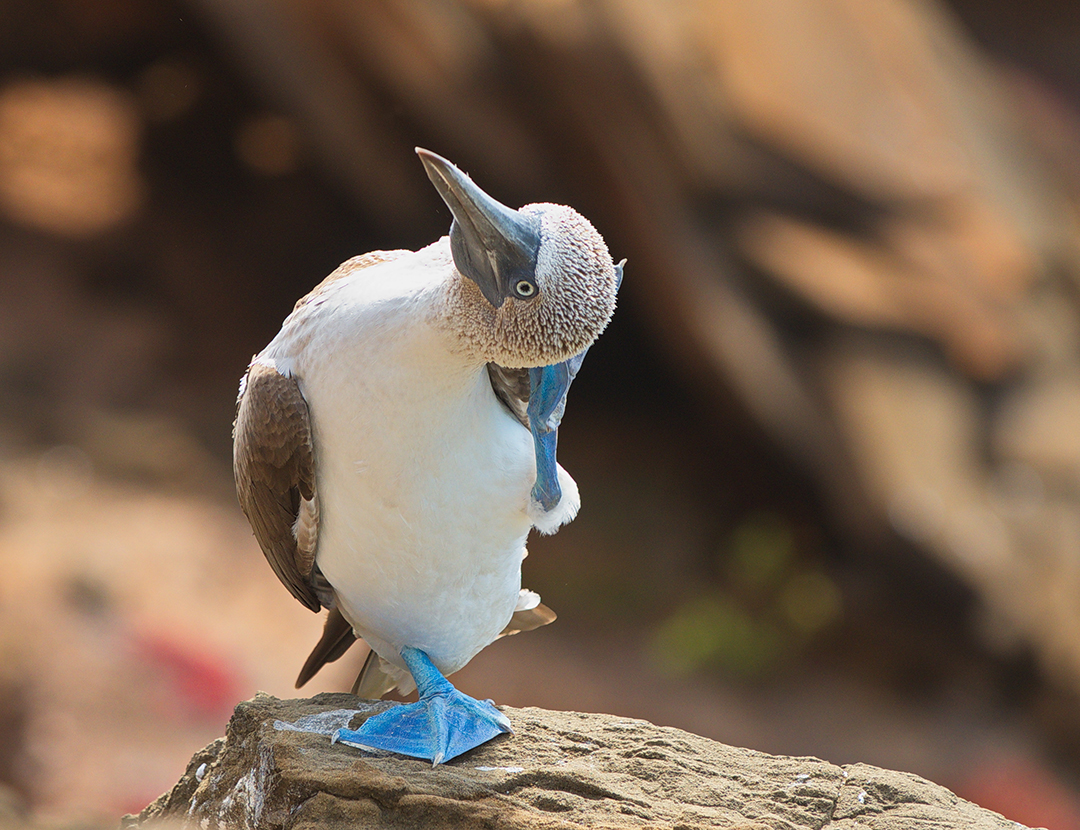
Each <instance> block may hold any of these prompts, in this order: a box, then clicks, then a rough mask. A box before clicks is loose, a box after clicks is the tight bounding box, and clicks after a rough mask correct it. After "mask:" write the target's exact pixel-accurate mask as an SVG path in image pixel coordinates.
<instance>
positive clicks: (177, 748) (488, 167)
mask: <svg viewBox="0 0 1080 830" xmlns="http://www.w3.org/2000/svg"><path fill="white" fill-rule="evenodd" d="M1078 113H1080V6H1078V5H1077V4H1075V3H1074V2H1072V0H1037V2H1020V0H980V2H975V0H952V2H951V3H945V2H933V1H932V0H815V2H810V1H809V0H723V2H720V1H719V0H712V2H706V0H698V2H694V0H678V1H677V2H676V1H675V0H637V2H616V0H458V2H437V0H378V1H377V0H258V2H254V0H0V657H2V659H0V826H3V825H4V822H5V821H7V822H9V823H17V822H23V823H27V822H30V823H42V824H46V825H49V826H61V827H97V826H103V827H106V826H113V825H114V823H115V821H116V819H117V817H118V816H119V815H120V814H121V813H123V812H126V811H138V810H139V809H140V808H141V807H143V806H145V805H146V803H148V802H149V801H150V800H152V799H153V798H154V797H156V796H157V795H158V794H159V793H161V792H162V791H164V790H165V789H167V788H168V787H170V786H171V785H172V784H173V783H174V782H175V781H176V779H177V778H178V777H179V775H180V773H181V772H182V771H183V769H184V766H185V764H186V762H187V760H188V758H189V757H190V755H191V753H192V752H193V751H195V750H196V749H198V748H200V747H201V746H202V745H204V744H205V743H207V742H208V741H209V740H211V739H212V738H214V737H216V736H218V735H219V734H221V733H222V731H223V729H224V724H225V722H226V720H227V718H228V716H229V713H230V711H231V708H232V706H233V705H234V704H235V703H236V702H237V701H239V700H241V699H244V698H247V697H250V696H252V695H253V694H254V692H255V690H256V689H262V690H265V691H267V692H270V693H272V694H275V695H278V696H291V695H292V694H294V693H293V692H292V679H293V678H294V677H295V673H296V671H297V670H298V668H299V666H300V664H301V662H302V660H303V658H304V657H305V656H306V654H307V651H308V649H309V648H310V646H311V644H312V643H313V642H314V641H315V639H317V636H318V632H319V630H320V627H321V622H320V620H319V619H318V618H317V617H316V616H314V615H312V614H310V613H309V612H307V611H306V610H305V609H303V608H302V607H301V606H299V604H297V603H296V602H294V601H293V600H292V599H291V598H290V597H289V595H288V594H287V592H286V591H285V590H284V589H283V588H282V587H281V586H280V585H279V584H277V582H276V580H275V578H274V576H273V574H272V572H271V571H270V569H269V568H268V567H267V566H266V565H265V563H264V562H263V560H262V557H261V555H260V554H259V551H258V548H257V546H256V545H255V543H254V541H253V539H252V537H251V534H250V531H249V530H248V527H247V525H246V523H245V521H244V519H243V517H242V515H241V514H240V511H239V509H238V507H237V506H236V503H235V499H234V496H233V495H232V490H231V487H232V485H231V474H230V424H231V421H232V415H233V401H234V398H235V390H236V383H237V380H238V378H239V376H240V375H241V373H242V372H243V369H244V367H245V365H246V363H247V360H248V359H249V358H250V356H251V354H252V353H254V352H256V351H258V350H259V349H260V348H261V347H262V346H263V345H264V344H265V343H266V342H267V341H268V340H269V338H270V337H271V336H272V335H273V333H274V332H275V331H276V330H277V328H278V326H279V324H280V321H281V320H282V318H283V317H284V316H285V314H286V313H287V312H288V311H289V309H290V308H291V306H292V303H293V302H294V301H295V299H296V298H297V297H299V296H300V295H302V294H303V293H305V292H306V291H307V290H308V289H309V288H310V287H311V286H313V285H314V284H315V283H316V282H318V281H319V280H320V279H321V278H322V277H323V276H324V275H325V274H326V273H328V272H329V271H330V270H331V269H332V268H333V267H335V266H336V265H337V264H338V263H339V262H340V261H342V260H344V259H346V258H347V257H349V256H352V255H354V254H357V253H361V252H364V251H367V250H371V249H376V248H395V247H407V248H416V247H419V246H421V245H424V244H426V243H428V242H430V241H432V240H434V239H435V238H437V237H438V236H440V235H442V234H444V233H445V232H446V230H447V229H448V227H449V222H450V217H449V214H448V212H447V211H446V210H445V209H444V208H443V206H442V204H441V202H440V201H439V199H438V197H437V195H436V194H435V193H434V191H433V190H432V189H431V188H430V185H429V184H428V182H427V180H426V177H425V176H424V175H423V171H422V169H421V167H420V165H419V164H418V162H417V161H416V158H415V156H414V155H413V149H412V148H413V146H414V145H422V146H426V147H429V148H431V149H432V150H435V151H437V152H439V153H442V154H444V155H446V156H448V157H449V158H451V159H453V160H454V161H455V162H457V163H458V164H459V165H460V166H462V167H463V168H464V169H465V170H467V171H469V172H470V173H471V174H472V175H473V176H474V177H475V178H476V180H477V181H478V182H479V183H480V184H481V185H482V186H483V187H484V188H485V189H487V190H488V191H489V192H491V193H492V194H494V195H496V196H497V197H498V198H500V199H502V200H503V201H505V202H507V203H510V204H513V205H519V204H524V203H526V202H531V201H555V202H563V203H567V204H572V205H574V206H575V207H576V208H578V209H579V210H581V211H582V212H583V213H584V214H586V215H587V216H589V217H590V218H591V219H592V220H593V222H594V223H595V224H596V226H597V227H598V228H599V229H600V230H601V232H602V233H603V234H604V235H605V236H606V238H607V240H608V242H609V244H610V246H611V249H612V253H613V254H614V256H615V257H616V258H617V259H618V258H622V257H624V256H625V257H627V258H628V260H629V264H628V266H627V271H626V274H627V276H626V281H625V284H624V287H623V291H622V296H621V298H620V300H621V306H620V310H619V312H618V314H617V315H616V318H615V321H614V322H613V324H612V326H611V328H610V329H609V331H608V332H607V333H606V334H605V335H604V337H603V338H602V339H601V340H600V341H599V343H598V344H597V346H595V347H594V348H593V350H592V351H591V352H590V354H589V359H588V361H587V363H586V365H585V368H584V370H583V371H582V374H581V376H580V379H579V380H578V382H577V383H576V384H575V386H574V390H573V395H572V396H571V402H570V411H569V415H568V417H567V419H566V423H565V426H564V427H563V429H562V435H561V441H560V449H561V460H562V461H563V463H564V464H565V466H566V467H567V468H568V469H569V470H571V472H572V473H573V474H574V476H575V477H576V478H577V480H578V482H579V484H580V485H581V488H582V492H583V496H584V509H583V511H582V513H581V516H580V517H579V519H578V520H577V521H576V522H575V523H574V524H573V525H572V526H570V527H568V528H566V529H565V530H564V531H563V532H562V533H560V534H559V535H558V536H556V537H554V538H551V539H543V540H536V541H535V542H534V543H533V544H532V545H531V551H532V555H531V556H530V558H529V560H528V561H527V562H526V584H527V585H528V586H529V587H531V588H534V589H536V590H537V591H539V592H540V593H541V594H542V595H543V597H544V600H545V602H547V603H548V604H549V605H551V606H552V607H554V608H555V609H556V610H557V611H558V612H559V614H560V619H559V621H558V623H557V624H555V625H553V626H550V627H549V628H546V629H543V630H540V631H536V632H532V633H530V634H527V635H525V636H523V637H515V638H511V639H509V640H506V641H501V642H499V643H498V644H496V645H494V646H492V647H491V648H490V649H488V650H487V651H485V652H484V653H483V654H481V655H480V656H479V657H478V658H477V659H476V660H475V661H474V662H473V664H472V665H470V666H469V667H468V668H467V669H466V670H464V671H463V672H462V673H461V674H460V675H459V680H460V683H459V685H460V686H462V687H463V688H464V689H465V690H466V691H470V692H473V693H475V694H480V695H482V696H484V697H487V696H491V697H494V698H495V699H496V700H498V701H500V702H503V703H507V704H513V705H538V706H545V707H551V708H563V709H574V710H586V711H604V712H609V713H613V714H617V715H626V716H633V717H641V718H647V719H649V720H652V721H654V722H657V723H660V724H666V725H673V726H678V727H682V728H685V729H689V730H691V731H694V732H697V733H700V734H702V735H705V736H708V737H711V738H715V739H718V740H721V741H724V742H727V743H733V744H738V745H744V746H749V747H753V748H756V749H760V750H765V751H768V752H773V753H785V754H809V755H817V756H820V757H822V758H825V759H827V760H829V761H831V762H834V763H840V764H842V763H849V762H854V761H864V762H868V763H872V764H876V765H880V766H884V767H890V768H896V769H902V770H908V771H912V772H916V773H918V774H920V775H923V776H925V777H928V778H930V779H933V780H935V781H937V782H939V783H942V784H944V785H946V786H948V787H950V788H952V789H954V790H955V791H956V792H957V793H959V794H960V795H963V796H965V797H967V798H969V799H972V800H974V801H977V802H978V803H980V804H982V805H983V806H986V807H990V808H992V809H995V810H998V811H1000V812H1002V813H1004V814H1005V815H1006V816H1007V817H1009V818H1012V819H1015V820H1017V821H1020V822H1023V823H1025V824H1031V825H1044V826H1046V827H1049V828H1053V829H1054V830H1067V829H1068V828H1080V213H1078V208H1080V114H1078ZM355 659H356V658H352V660H350V658H346V659H345V660H343V661H341V663H340V664H336V665H334V666H333V667H331V669H328V670H326V671H324V672H323V674H322V675H320V676H319V677H318V678H317V679H316V681H315V682H313V683H312V684H311V685H310V686H309V687H308V688H306V689H305V693H313V692H315V691H321V690H337V689H342V688H347V686H348V684H349V682H350V681H351V676H352V673H353V672H354V671H355V670H356V665H355V663H354V662H353V661H355Z"/></svg>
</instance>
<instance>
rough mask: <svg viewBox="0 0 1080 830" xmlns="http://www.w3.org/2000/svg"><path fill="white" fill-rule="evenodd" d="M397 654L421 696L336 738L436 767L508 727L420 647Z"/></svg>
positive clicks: (373, 717) (504, 719) (493, 709)
mask: <svg viewBox="0 0 1080 830" xmlns="http://www.w3.org/2000/svg"><path fill="white" fill-rule="evenodd" d="M401 656H402V658H404V660H405V665H406V666H408V667H409V671H410V672H412V676H413V679H414V680H415V681H416V688H417V689H418V690H419V692H420V699H419V700H418V701H416V703H405V704H401V705H399V706H394V707H392V708H390V709H387V710H386V711H385V712H380V713H379V714H378V715H373V716H372V717H370V718H368V719H367V720H366V721H364V722H363V723H362V724H361V725H360V728H359V729H356V730H352V729H339V730H338V731H337V732H336V733H334V738H333V740H334V742H337V741H341V742H342V743H346V744H349V745H351V746H360V747H366V748H368V749H385V750H387V751H389V752H396V753H398V754H399V755H408V756H409V757H411V758H426V759H427V760H429V761H431V763H432V766H434V765H436V764H441V763H443V762H444V761H449V760H450V759H451V758H456V757H457V756H458V755H460V754H461V753H463V752H468V751H469V750H470V749H473V748H475V747H478V746H480V744H483V743H487V742H488V741H490V740H491V739H492V738H494V737H495V736H496V735H500V734H502V733H503V732H511V731H512V730H511V728H510V721H509V720H507V718H506V716H505V715H504V714H503V713H502V712H500V711H499V710H498V709H496V708H495V707H494V706H492V705H491V703H489V702H488V701H483V700H476V699H475V698H471V697H469V696H468V695H466V694H462V693H461V692H459V691H458V690H457V689H455V688H454V687H453V685H452V684H451V683H450V681H449V680H447V679H446V678H445V677H443V676H442V674H441V673H440V672H439V670H438V669H437V668H435V665H434V664H433V663H432V662H431V660H430V659H429V658H428V656H427V655H426V654H424V652H422V651H420V649H418V648H410V647H408V646H406V647H405V648H403V649H402V650H401Z"/></svg>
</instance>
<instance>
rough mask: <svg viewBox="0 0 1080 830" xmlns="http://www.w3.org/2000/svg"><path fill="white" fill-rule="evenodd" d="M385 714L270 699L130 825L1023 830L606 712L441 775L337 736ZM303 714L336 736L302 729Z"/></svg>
mask: <svg viewBox="0 0 1080 830" xmlns="http://www.w3.org/2000/svg"><path fill="white" fill-rule="evenodd" d="M388 705H391V704H387V703H370V702H367V701H361V700H359V699H357V698H355V697H353V696H352V695H345V694H321V695H318V696H316V697H314V698H311V699H306V700H278V699H277V698H274V697H270V696H269V695H264V694H261V693H260V694H259V695H257V696H256V697H255V698H254V699H253V700H250V701H247V702H245V703H241V704H240V705H238V706H237V707H236V711H235V713H234V714H233V717H232V720H231V721H230V722H229V727H228V731H227V734H226V736H225V738H223V739H221V738H219V739H218V740H216V741H214V742H213V743H211V744H210V745H209V746H207V747H206V748H205V749H203V750H201V751H200V752H197V753H196V754H195V756H194V757H193V758H192V759H191V763H190V764H189V765H188V768H187V771H186V772H185V773H184V776H183V777H182V778H181V779H180V781H179V783H178V784H177V785H176V786H175V787H174V788H173V789H172V791H171V792H169V793H166V794H165V795H163V796H161V798H159V799H158V800H157V801H155V802H154V803H153V804H151V805H150V806H148V807H147V808H146V809H145V810H143V811H142V813H141V814H140V815H138V816H127V817H125V818H124V820H123V822H122V828H123V830H134V828H138V827H146V828H152V827H158V826H162V825H166V826H176V827H181V828H189V827H190V828H200V830H206V828H210V827H215V828H217V827H229V828H253V829H254V828H296V829H297V830H298V829H299V828H314V827H319V828H337V827H342V828H344V827H349V828H356V827H402V828H403V827H409V828H413V827H455V828H470V827H485V828H556V827H559V828H574V827H604V828H623V827H627V828H629V827H649V828H683V829H684V830H693V829H694V828H706V827H738V828H742V830H751V829H752V828H753V829H754V830H765V828H769V830H774V829H776V828H803V827H806V828H815V829H816V830H820V828H830V830H841V828H844V829H845V830H846V828H855V827H860V828H882V830H884V828H897V830H899V828H908V827H912V826H919V827H926V828H951V827H956V828H959V827H963V828H972V830H975V828H980V829H981V828H985V830H991V829H992V828H996V829H997V830H1005V829H1006V828H1009V830H1015V828H1016V827H1018V825H1017V824H1016V823H1015V822H1011V821H1007V820H1006V819H1004V818H1003V817H1002V816H1000V815H998V814H996V813H992V812H990V811H988V810H984V809H982V808H981V807H978V806H976V805H974V804H972V803H970V802H968V801H964V800H963V799H961V798H959V797H957V796H955V795H953V794H952V793H951V792H949V791H948V790H946V789H944V788H943V787H939V786H937V785H936V784H932V783H930V782H929V781H926V780H924V779H922V778H919V777H918V776H916V775H911V774H909V773H903V772H892V771H889V770H883V769H878V768H876V767H872V766H868V765H866V764H851V765H848V766H843V767H840V766H836V765H834V764H829V763H827V762H825V761H820V760H818V759H816V758H788V757H783V756H774V755H767V754H765V753H762V752H755V751H753V750H750V749H739V748H736V747H730V746H725V745H724V744H720V743H717V742H715V741H711V740H708V739H706V738H702V737H699V736H697V735H692V734H690V733H687V732H683V731H681V730H678V729H673V728H670V727H660V726H654V725H653V724H651V723H648V722H646V721H641V720H631V719H628V718H617V717H613V716H610V715H596V714H581V713H577V712H551V711H545V710H541V709H510V708H507V709H506V710H505V711H506V712H507V714H508V716H509V717H510V719H511V721H512V722H513V724H514V727H515V729H516V733H515V734H514V735H508V736H505V737H500V738H498V739H496V740H495V741H492V742H491V743H488V744H486V745H485V746H483V747H480V748H479V749H476V750H474V751H472V752H469V753H466V754H465V755H464V756H461V757H459V758H457V759H455V760H454V761H452V762H450V763H448V764H445V765H442V766H439V767H435V768H432V767H431V766H430V765H429V764H427V763H426V762H423V761H417V760H411V759H406V758H400V757H397V756H392V755H389V754H386V753H374V752H364V751H361V750H357V749H354V748H351V747H347V746H343V745H340V744H338V745H332V744H331V743H330V740H329V738H328V737H327V735H328V734H330V733H331V732H332V731H333V730H334V729H335V728H337V726H340V725H342V724H344V723H347V722H348V721H349V720H351V719H352V716H351V715H350V714H348V713H347V712H343V711H342V710H356V709H360V710H362V711H361V712H360V714H370V713H374V712H376V711H380V710H381V709H383V708H385V707H386V706H388ZM301 718H306V719H307V720H306V721H305V722H304V724H302V725H305V726H307V727H308V728H311V727H313V726H321V728H322V729H323V731H324V732H325V733H326V734H314V733H312V732H306V731H296V729H295V727H293V726H292V725H293V724H296V723H297V722H298V721H300V719H301ZM355 725H356V724H354V727H355Z"/></svg>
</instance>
